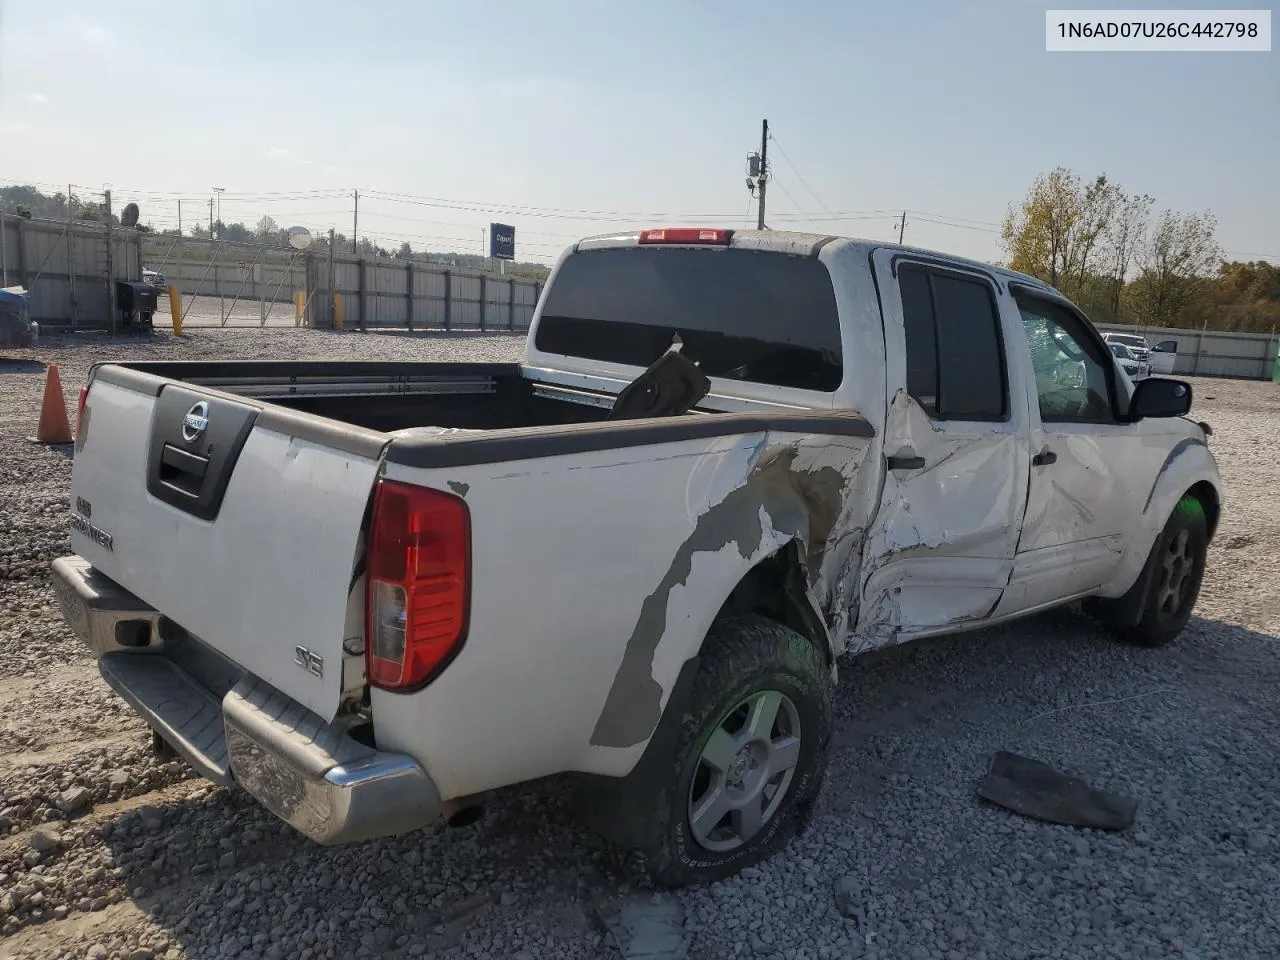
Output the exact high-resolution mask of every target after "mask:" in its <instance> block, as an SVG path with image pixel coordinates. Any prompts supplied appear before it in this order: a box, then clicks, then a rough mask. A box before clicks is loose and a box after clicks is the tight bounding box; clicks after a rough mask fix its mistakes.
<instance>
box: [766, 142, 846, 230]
mask: <svg viewBox="0 0 1280 960" xmlns="http://www.w3.org/2000/svg"><path fill="white" fill-rule="evenodd" d="M769 139H770V140H772V141H773V142H774V145H775V146H777V148H778V152H779V153H780V154H782V159H783V160H785V161H786V162H787V166H788V167H790V168H791V172H792V173H794V174H795V175H796V179H797V180H799V181H800V184H801V186H803V187H804V188H805V189H806V190H808V191H809V196H811V197H813V199H815V200H817V201H818V206H820V207H821V208H822V209H823V210H825V211H826V212H827V213H830V212H831V208H830V207H828V206H827V205H826V204H825V203H823V202H822V198H821V197H820V196H818V195H817V194H816V193H814V192H813V188H812V187H811V186H809V182H808V181H807V180H805V178H804V176H803V175H802V174H801V173H800V171H799V170H797V169H796V165H795V164H794V163H792V162H791V158H790V157H789V156H787V151H786V150H784V149H783V147H782V142H781V141H780V140H779V139H778V135H777V134H776V133H774V132H773V131H770V132H769ZM783 193H786V191H785V190H784V191H783ZM792 203H793V204H794V203H795V201H794V200H793V201H792ZM795 206H796V209H799V207H800V205H799V204H795Z"/></svg>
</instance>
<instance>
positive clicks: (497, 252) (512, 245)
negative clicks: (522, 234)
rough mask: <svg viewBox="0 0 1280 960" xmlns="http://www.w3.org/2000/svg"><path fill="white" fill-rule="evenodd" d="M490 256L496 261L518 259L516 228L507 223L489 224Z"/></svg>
mask: <svg viewBox="0 0 1280 960" xmlns="http://www.w3.org/2000/svg"><path fill="white" fill-rule="evenodd" d="M489 256H490V257H492V258H493V259H494V260H514V259H515V258H516V228H515V227H512V226H508V225H507V224H505V223H491V224H489Z"/></svg>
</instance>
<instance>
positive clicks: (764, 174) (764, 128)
mask: <svg viewBox="0 0 1280 960" xmlns="http://www.w3.org/2000/svg"><path fill="white" fill-rule="evenodd" d="M768 182H769V121H768V120H763V121H761V124H760V180H759V184H760V209H759V212H758V213H757V215H756V229H757V230H763V229H764V228H765V226H764V187H765V184H766V183H768Z"/></svg>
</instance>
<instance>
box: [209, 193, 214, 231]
mask: <svg viewBox="0 0 1280 960" xmlns="http://www.w3.org/2000/svg"><path fill="white" fill-rule="evenodd" d="M209 239H210V240H212V239H213V197H210V198H209Z"/></svg>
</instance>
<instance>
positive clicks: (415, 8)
mask: <svg viewBox="0 0 1280 960" xmlns="http://www.w3.org/2000/svg"><path fill="white" fill-rule="evenodd" d="M1095 6H1098V7H1105V6H1108V5H1106V4H1096V5H1095ZM1121 6H1128V5H1121ZM1198 6H1200V7H1209V6H1214V5H1213V4H1210V3H1206V2H1204V0H1201V2H1200V3H1199V4H1198ZM1219 6H1229V4H1227V5H1219ZM1044 34H1045V5H1042V4H1033V3H1026V2H1020V0H989V2H985V3H970V2H965V0H938V2H923V0H922V2H914V0H902V2H897V3H869V2H850V0H808V2H790V3H778V2H772V3H769V2H759V0H735V2H732V3H730V2H728V0H697V2H695V0H644V2H641V3H623V2H620V0H619V2H615V0H580V2H560V0H542V2H539V3H529V2H521V3H515V2H509V0H486V2H484V3H480V4H474V5H468V4H464V3H461V2H459V0H449V2H447V3H441V2H433V0H418V2H412V0H407V2H401V0H382V2H378V3H351V2H343V3H338V2H334V0H308V2H293V0H257V2H252V3H250V2H243V0H218V2H217V3H214V2H207V3H202V4H196V3H191V2H185V0H170V2H168V3H152V2H144V0H113V2H111V3H109V4H108V3H102V2H101V0H98V2H82V0H59V2H56V3H53V2H49V0H0V184H8V183H12V182H23V183H34V184H37V185H42V188H43V189H46V190H47V191H52V190H53V189H59V188H60V189H63V190H65V189H66V187H65V185H66V184H68V183H73V184H76V185H77V186H76V189H77V192H78V193H79V192H81V191H83V192H91V191H95V190H101V189H103V188H104V187H105V186H110V187H111V189H112V191H113V196H114V198H115V199H114V202H115V204H116V207H117V209H119V207H120V206H122V205H123V203H125V202H128V201H130V200H132V201H135V202H137V203H138V204H139V207H140V209H141V211H142V222H144V223H146V222H151V223H152V224H154V225H155V226H157V227H172V226H174V225H176V223H177V215H178V200H179V199H182V215H183V221H184V226H187V225H189V224H190V223H191V222H192V220H193V219H194V218H201V219H202V220H204V221H205V222H207V220H208V215H209V208H208V200H209V198H210V196H211V195H212V188H213V187H214V186H220V187H223V188H224V191H225V192H224V193H223V194H222V196H221V203H222V218H223V219H224V220H225V221H227V222H234V221H237V220H243V221H246V222H249V223H250V224H252V223H254V222H256V221H257V219H258V218H259V217H261V216H263V215H264V214H265V215H270V216H272V217H273V219H275V220H276V221H277V223H278V224H279V225H280V226H282V227H285V226H292V225H294V224H301V225H304V226H307V227H309V228H311V229H313V230H318V231H324V230H328V229H329V228H330V227H336V228H337V230H338V231H340V232H343V233H346V234H347V235H348V236H349V235H350V233H351V229H352V213H353V209H352V208H353V205H354V198H353V192H354V191H357V190H358V191H359V192H360V194H361V196H360V201H359V234H360V236H368V237H370V238H371V239H376V240H378V241H379V242H381V243H382V244H383V245H385V246H398V245H399V244H400V243H401V242H403V241H408V242H410V243H411V244H412V245H413V246H414V247H415V248H416V249H437V250H438V249H457V250H461V251H464V252H477V253H479V252H482V250H483V249H484V247H483V234H484V229H485V227H486V225H487V224H488V223H490V222H491V221H494V220H497V221H501V222H505V223H510V224H513V225H514V226H515V227H516V246H517V250H516V252H517V256H518V258H519V259H532V260H551V259H554V257H555V256H556V255H557V254H558V252H559V251H560V250H562V249H563V248H564V247H565V246H567V245H568V244H570V243H572V242H573V240H575V239H577V238H579V237H581V236H585V235H592V234H599V233H605V232H611V231H615V230H622V229H627V228H636V227H646V226H663V225H674V224H681V223H685V224H705V225H721V226H744V225H746V224H747V223H751V224H754V221H755V216H756V207H755V206H754V204H753V202H752V201H751V197H750V194H749V193H748V190H747V186H746V179H745V178H746V169H745V168H746V158H747V154H748V153H750V152H752V151H754V150H758V149H759V143H760V124H761V120H762V119H763V118H767V119H768V120H769V123H770V127H771V130H772V131H773V140H772V141H771V142H770V145H769V152H770V163H771V167H772V172H773V177H774V179H773V180H772V182H771V183H770V185H769V192H768V201H767V208H766V214H767V219H768V221H769V223H770V226H772V227H775V228H786V227H791V228H796V229H805V230H815V229H817V230H820V231H821V232H824V233H835V234H840V235H847V236H861V237H870V238H874V239H896V236H897V232H898V227H899V216H900V215H901V211H903V210H906V211H908V212H907V216H906V227H905V239H906V240H907V242H909V243H912V244H915V245H919V246H924V247H930V248H934V249H939V250H944V251H948V252H952V253H956V254H961V255H966V256H972V257H977V258H980V259H985V260H991V259H995V258H998V257H1000V256H1001V255H1002V252H1001V249H1000V243H999V239H1000V238H999V222H1000V220H1001V219H1002V217H1003V216H1004V215H1005V213H1006V211H1007V210H1008V208H1009V205H1010V204H1011V203H1013V202H1016V201H1017V200H1018V199H1020V198H1021V197H1022V196H1023V195H1025V193H1026V191H1027V189H1028V188H1029V187H1030V185H1031V184H1032V182H1033V181H1034V179H1035V178H1036V176H1037V175H1039V174H1041V173H1044V172H1047V171H1049V170H1051V169H1052V168H1054V167H1056V166H1065V167H1068V168H1070V169H1072V170H1074V171H1076V172H1077V173H1079V174H1080V175H1081V176H1082V177H1086V178H1091V177H1093V176H1094V175H1096V174H1099V173H1105V174H1106V175H1107V176H1108V177H1109V178H1110V179H1112V180H1114V181H1116V182H1118V183H1119V184H1120V185H1121V186H1122V187H1124V188H1125V189H1127V190H1130V191H1132V192H1135V193H1146V194H1149V195H1151V196H1153V197H1155V198H1156V209H1157V210H1159V209H1163V208H1172V209H1175V210H1182V211H1197V212H1198V211H1205V210H1208V211H1212V212H1213V213H1214V214H1215V215H1216V216H1217V219H1218V225H1219V229H1218V240H1219V242H1220V244H1221V245H1222V247H1223V249H1224V250H1225V251H1227V252H1228V254H1229V255H1231V256H1233V257H1234V258H1240V259H1259V258H1262V257H1266V258H1268V259H1272V260H1274V261H1276V262H1280V180H1278V178H1277V171H1278V170H1280V50H1275V49H1273V51H1272V52H1270V53H1047V52H1046V51H1045V49H1044V47H1045V35H1044Z"/></svg>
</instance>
